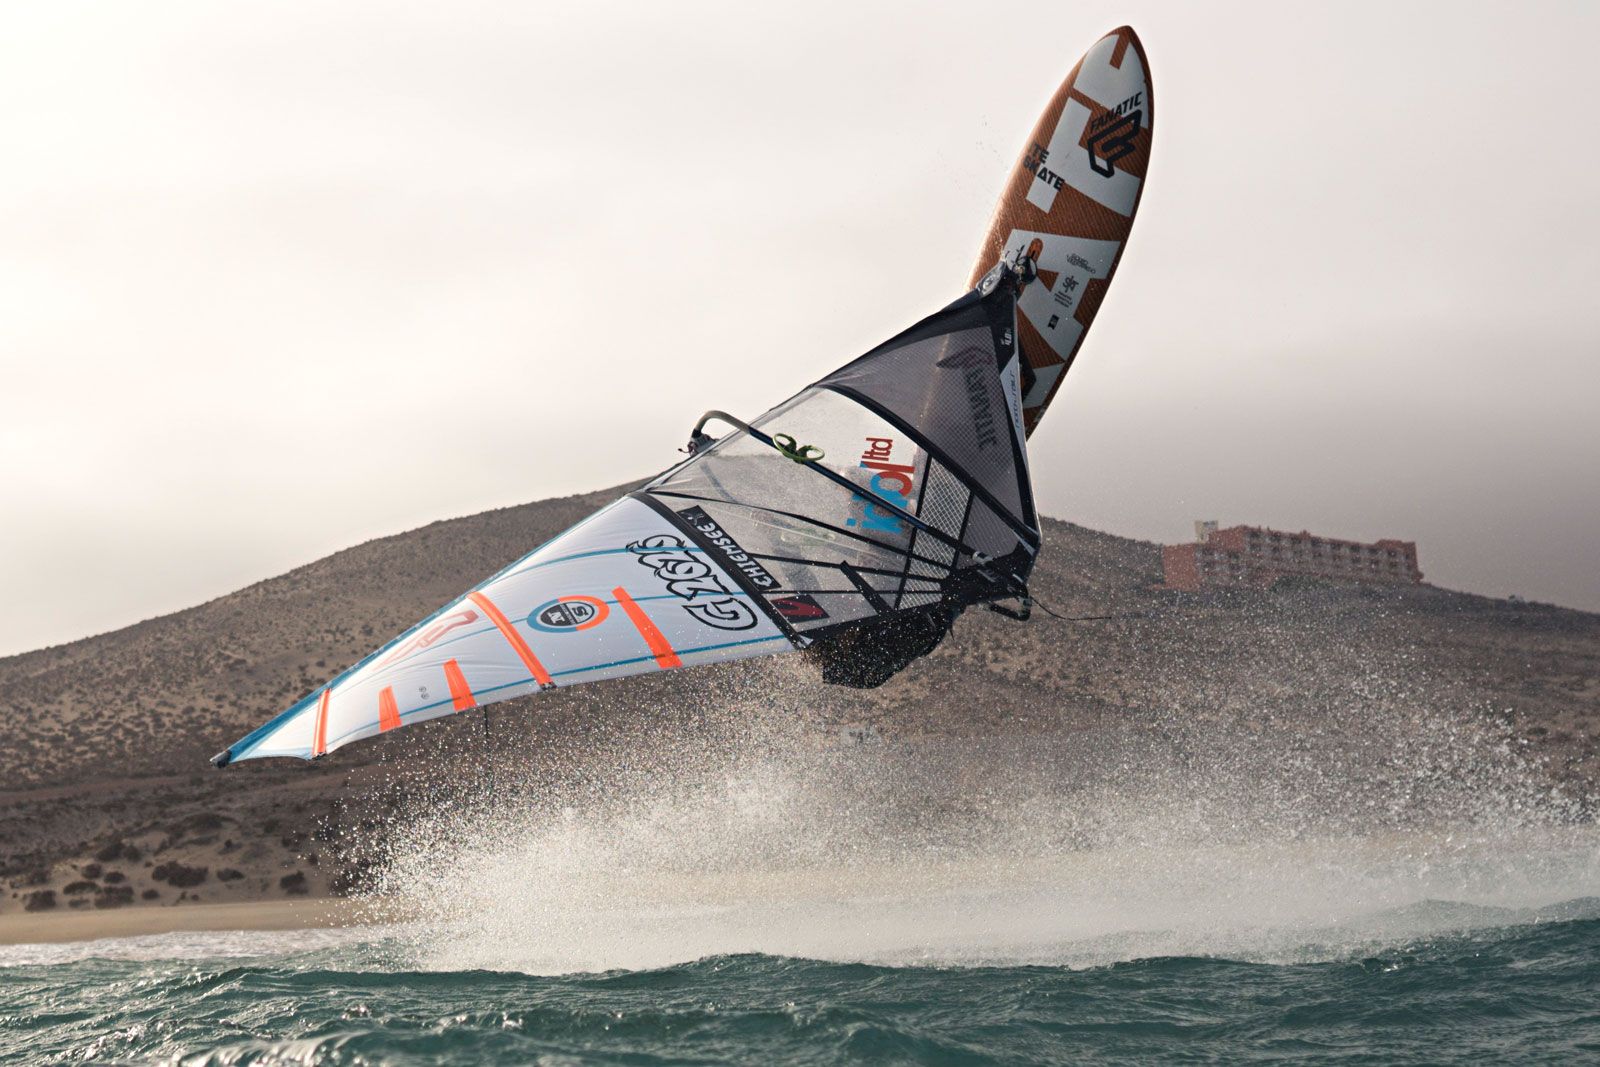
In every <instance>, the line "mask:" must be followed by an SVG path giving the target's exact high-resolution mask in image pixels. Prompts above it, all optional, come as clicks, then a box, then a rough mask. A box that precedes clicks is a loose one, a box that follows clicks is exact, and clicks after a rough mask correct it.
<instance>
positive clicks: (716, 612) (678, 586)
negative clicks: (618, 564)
mask: <svg viewBox="0 0 1600 1067" xmlns="http://www.w3.org/2000/svg"><path fill="white" fill-rule="evenodd" d="M628 551H629V552H633V553H635V554H636V555H637V557H638V559H639V562H640V563H642V564H644V565H645V566H646V567H648V568H650V569H651V570H652V571H654V572H655V575H656V577H657V578H660V579H661V580H662V581H663V582H665V583H666V586H667V592H669V593H671V594H672V595H673V596H675V597H679V598H681V599H683V600H684V601H686V602H687V603H685V604H684V605H683V610H684V611H687V612H688V613H689V614H690V615H692V616H693V617H694V618H696V619H698V620H699V621H700V622H703V623H705V624H706V625H707V626H715V627H716V628H717V629H719V630H748V629H750V627H752V626H754V625H755V624H756V621H757V620H756V613H755V611H754V610H753V609H752V608H751V607H750V605H749V604H746V603H745V602H744V601H742V600H740V599H739V598H738V597H736V596H734V595H733V591H732V590H731V589H729V588H728V587H727V586H725V585H723V584H722V579H721V578H719V577H718V576H717V572H716V571H715V570H713V569H712V566H711V564H709V563H707V562H706V561H705V560H703V559H700V558H698V557H697V556H696V555H695V552H694V550H693V549H691V548H690V547H689V546H688V545H686V544H685V543H684V540H683V538H681V537H679V536H678V535H677V534H652V535H651V536H649V537H646V538H644V539H642V540H639V541H634V542H632V543H631V544H629V545H628Z"/></svg>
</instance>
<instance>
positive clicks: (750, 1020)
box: [0, 714, 1600, 1064]
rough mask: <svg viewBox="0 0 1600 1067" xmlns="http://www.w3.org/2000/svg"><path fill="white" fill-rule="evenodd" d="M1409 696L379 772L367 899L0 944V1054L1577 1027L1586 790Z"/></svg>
mask: <svg viewBox="0 0 1600 1067" xmlns="http://www.w3.org/2000/svg"><path fill="white" fill-rule="evenodd" d="M742 721H743V720H741V722H742ZM1399 723H1401V720H1400V719H1399V718H1398V717H1396V716H1394V715H1392V714H1386V715H1385V716H1383V717H1380V718H1375V719H1374V720H1373V723H1372V726H1371V728H1370V729H1362V730H1349V731H1346V733H1347V735H1348V736H1349V737H1352V738H1356V739H1357V741H1358V743H1355V744H1354V747H1352V746H1350V745H1343V746H1342V743H1340V742H1338V741H1337V739H1333V740H1326V739H1325V740H1323V741H1320V742H1319V743H1318V745H1317V746H1316V747H1315V748H1307V747H1306V746H1305V744H1304V740H1303V738H1304V735H1303V731H1299V730H1295V731H1287V732H1283V733H1282V736H1281V737H1280V738H1279V739H1278V740H1273V739H1272V738H1271V736H1270V734H1269V732H1267V731H1255V730H1244V731H1228V730H1225V729H1222V728H1220V727H1218V725H1217V724H1216V723H1214V722H1211V723H1203V724H1199V725H1197V726H1196V728H1195V729H1194V730H1193V731H1191V732H1190V733H1189V734H1188V735H1180V732H1179V731H1178V730H1177V729H1176V728H1163V729H1162V730H1160V731H1150V730H1147V731H1144V732H1143V733H1141V732H1140V731H1139V730H1138V729H1134V728H1132V727H1131V726H1127V725H1122V724H1119V725H1118V726H1117V727H1116V728H1115V729H1113V730H1109V731H1107V732H1106V733H1105V734H1104V735H1095V734H1093V733H1091V732H1078V733H1073V734H1070V735H1064V736H1062V737H1060V738H1056V739H1054V740H1051V739H1047V738H1040V737H1025V738H1011V739H1000V740H995V741H990V742H983V741H979V740H974V739H969V740H962V741H957V742H940V743H938V744H930V745H922V746H920V747H919V746H918V745H917V744H913V743H910V742H907V743H904V744H900V743H895V744H890V743H883V744H881V745H877V746H874V745H864V746H855V747H852V748H848V749H844V750H828V749H818V748H816V747H815V746H811V747H808V742H806V740H805V738H804V737H800V736H797V735H795V734H793V733H784V732H783V731H778V732H777V734H776V735H771V736H764V737H763V736H755V737H754V740H752V735H750V734H749V733H748V732H747V733H746V734H743V735H741V738H742V739H740V738H735V739H734V740H733V741H729V739H728V735H726V734H723V735H719V736H720V740H718V741H716V743H702V742H701V738H703V737H706V736H708V735H707V730H708V729H709V728H708V727H707V726H706V725H705V724H703V723H698V722H697V723H694V724H691V725H692V729H690V730H689V731H688V732H687V733H686V734H684V735H682V736H685V737H687V738H688V739H689V741H688V742H687V743H680V742H677V741H672V740H670V739H669V738H667V737H666V735H665V733H664V731H663V729H661V728H657V729H656V730H655V733H654V735H653V739H654V741H655V743H654V744H652V745H641V744H639V743H638V742H639V738H637V737H636V736H630V737H627V738H623V739H621V741H620V742H619V743H618V744H617V745H615V746H610V747H607V745H605V744H604V743H602V741H601V740H597V739H596V737H595V736H593V735H591V736H588V737H586V738H585V745H586V752H585V754H586V755H587V756H588V757H589V759H588V760H587V761H586V762H584V763H582V767H584V768H586V769H584V770H582V771H581V772H574V773H573V774H571V775H568V776H566V777H564V778H563V777H561V776H560V775H558V774H555V773H554V772H553V771H551V770H549V769H545V770H541V771H539V772H538V773H534V772H532V771H530V770H528V769H526V768H523V769H518V768H517V767H515V766H511V765H505V764H502V765H501V766H499V767H497V768H495V769H494V770H495V773H494V775H493V776H492V777H487V778H486V779H485V780H484V781H482V782H460V781H455V780H454V779H452V783H453V785H454V786H456V788H454V789H452V788H447V787H440V788H434V787H432V786H430V787H428V788H423V785H424V783H419V782H415V781H411V780H407V781H405V782H403V783H401V784H402V785H404V786H405V787H407V789H410V790H411V792H412V793H413V794H414V795H416V796H418V797H419V798H424V799H425V801H426V803H425V804H423V808H424V809H425V810H424V811H423V812H422V813H421V814H418V813H417V812H412V813H410V814H409V815H408V817H407V818H405V819H403V820H397V821H396V822H395V824H394V825H392V826H390V827H387V828H385V832H384V833H382V834H376V835H371V836H373V838H374V840H377V841H381V845H382V847H381V855H380V856H378V857H376V858H377V859H379V860H380V862H379V865H378V867H377V868H376V869H378V870H380V871H381V872H382V874H381V877H380V878H379V879H378V881H377V882H376V883H375V884H374V885H373V886H372V889H371V897H370V921H369V922H368V924H367V925H364V926H358V927H353V928H347V929H342V930H322V931H302V932H289V933H283V932H274V933H207V934H170V935H160V936H150V937H139V938H128V939H120V940H106V941H97V942H90V943H81V944H66V945H36V946H27V945H22V946H13V947H9V948H0V1060H3V1061H5V1062H17V1063H174V1064H177V1063H182V1064H288V1063H294V1064H423V1063H461V1064H482V1063H540V1064H591V1063H592V1064H602V1063H605V1064H657V1063H697V1064H707V1063H760V1064H766V1063H819V1064H821V1063H849V1062H863V1063H919V1064H969V1063H970V1064H1011V1063H1061V1062H1113V1063H1115V1062H1122V1063H1148V1062H1151V1061H1154V1060H1170V1061H1173V1062H1248V1061H1271V1062H1281V1061H1299V1062H1307V1063H1345V1062H1350V1063H1374V1064H1404V1063H1439V1062H1468V1061H1477V1062H1483V1061H1489V1062H1504V1061H1515V1062H1547V1063H1571V1062H1574V1061H1577V1060H1580V1059H1584V1058H1596V1057H1600V827H1597V826H1596V825H1595V823H1594V821H1593V819H1592V817H1591V816H1590V815H1589V814H1588V812H1590V811H1592V810H1593V809H1592V807H1591V806H1590V804H1589V802H1588V801H1584V802H1583V803H1574V799H1573V797H1572V796H1571V795H1570V788H1569V789H1568V790H1567V791H1563V789H1561V788H1553V787H1552V786H1551V784H1550V782H1551V779H1550V778H1549V777H1548V776H1543V775H1541V774H1539V773H1537V770H1538V769H1537V768H1536V767H1532V766H1529V765H1528V764H1526V763H1525V762H1523V761H1522V759H1521V757H1519V756H1518V755H1517V751H1516V749H1515V746H1507V745H1506V744H1504V743H1503V741H1504V739H1496V738H1493V737H1485V736H1481V735H1478V734H1475V733H1473V732H1472V731H1471V730H1466V731H1463V729H1462V728H1461V726H1460V723H1459V722H1457V721H1454V720H1448V721H1447V720H1441V721H1440V722H1438V723H1435V724H1433V725H1431V726H1430V725H1427V724H1421V725H1419V724H1418V723H1417V722H1415V721H1408V722H1405V723H1404V725H1403V729H1402V728H1401V727H1400V726H1396V727H1395V732H1392V733H1391V732H1385V731H1386V730H1387V726H1386V725H1385V724H1399ZM713 725H714V724H713ZM740 729H741V730H743V729H745V727H744V726H743V725H741V726H740ZM711 732H712V733H713V734H714V733H715V732H716V731H715V730H712V731H711ZM758 733H759V732H758ZM1363 745H1365V746H1367V748H1366V749H1363V747H1362V746H1363ZM1391 755H1393V756H1394V758H1392V759H1391V758H1389V757H1390V756H1391ZM575 766H577V764H575ZM595 768H600V769H599V770H596V769H595ZM452 783H447V785H450V784H452ZM480 787H481V788H480ZM355 832H357V833H362V834H366V833H368V831H362V830H356V831H355Z"/></svg>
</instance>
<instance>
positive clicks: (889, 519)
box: [844, 437, 917, 534]
mask: <svg viewBox="0 0 1600 1067" xmlns="http://www.w3.org/2000/svg"><path fill="white" fill-rule="evenodd" d="M866 442H867V447H866V450H865V451H864V452H862V453H861V464H860V465H861V466H863V467H865V468H867V469H868V470H870V471H872V472H873V475H872V480H871V481H870V482H868V483H867V488H868V489H871V490H872V493H873V495H874V496H876V497H877V498H878V499H879V500H882V501H884V502H885V503H888V504H893V505H894V506H895V507H897V508H899V509H900V510H901V511H910V510H911V498H912V497H913V496H914V495H915V493H916V490H917V457H916V448H915V446H913V447H912V454H911V462H910V463H895V462H894V458H895V452H894V446H895V439H894V438H893V437H869V438H867V439H866ZM851 500H852V502H854V503H855V504H857V505H858V506H859V507H860V510H859V511H858V512H857V513H856V514H855V515H852V516H851V517H850V518H847V519H845V520H844V524H845V525H846V526H854V527H856V528H858V529H862V530H873V531H877V532H880V533H888V534H903V533H905V532H906V531H907V530H908V529H909V527H908V525H907V523H906V521H905V520H904V519H902V518H900V517H899V516H898V515H896V514H895V513H894V512H893V511H890V510H889V509H888V508H885V507H883V506H882V505H880V504H877V503H875V502H873V501H871V500H869V499H868V498H867V497H865V496H862V495H860V494H857V495H856V496H854V497H851Z"/></svg>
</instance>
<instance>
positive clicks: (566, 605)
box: [528, 596, 611, 634]
mask: <svg viewBox="0 0 1600 1067" xmlns="http://www.w3.org/2000/svg"><path fill="white" fill-rule="evenodd" d="M610 613H611V608H610V606H609V605H607V604H606V602H605V601H604V600H599V599H597V598H595V597H592V596H563V597H557V598H556V599H554V600H551V601H547V602H546V603H543V604H540V605H539V606H538V607H536V608H534V609H533V612H532V613H531V614H530V615H529V616H528V625H529V626H531V627H533V628H534V629H535V630H543V631H544V632H545V633H547V634H559V633H577V632H578V631H580V630H587V629H590V628H591V627H595V626H599V625H600V624H601V623H603V622H605V621H606V616H607V615H609V614H610Z"/></svg>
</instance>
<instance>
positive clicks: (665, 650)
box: [611, 585, 683, 671]
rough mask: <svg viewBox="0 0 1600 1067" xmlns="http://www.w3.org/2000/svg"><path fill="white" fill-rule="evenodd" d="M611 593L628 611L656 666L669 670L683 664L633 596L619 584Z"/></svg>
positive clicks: (665, 637)
mask: <svg viewBox="0 0 1600 1067" xmlns="http://www.w3.org/2000/svg"><path fill="white" fill-rule="evenodd" d="M611 595H612V596H614V597H616V598H617V603H618V604H621V605H622V610H623V611H625V612H627V613H628V618H629V619H630V620H631V621H632V622H633V625H634V628H635V629H637V630H638V631H639V636H640V637H642V638H644V643H645V644H646V645H647V646H648V647H649V649H650V654H651V655H652V656H654V657H655V660H656V666H657V667H660V668H661V669H662V670H664V671H670V670H672V669H674V668H676V667H681V666H683V660H681V659H679V658H678V653H677V652H675V651H674V650H673V648H672V643H671V642H670V641H668V640H667V636H666V634H663V633H662V632H661V628H660V627H659V626H657V625H656V624H655V623H654V622H653V621H651V619H650V616H649V615H647V614H645V610H644V609H643V608H641V607H640V606H639V605H638V604H636V603H635V602H634V599H633V597H631V596H629V595H628V591H627V590H626V589H624V588H622V587H621V586H620V585H619V586H617V587H616V588H615V589H613V590H611Z"/></svg>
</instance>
